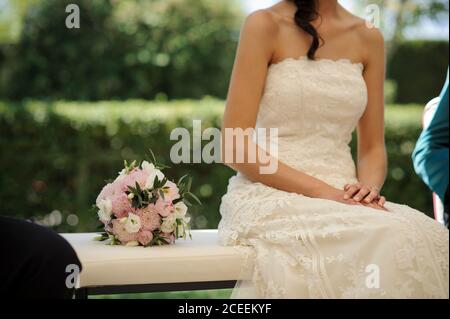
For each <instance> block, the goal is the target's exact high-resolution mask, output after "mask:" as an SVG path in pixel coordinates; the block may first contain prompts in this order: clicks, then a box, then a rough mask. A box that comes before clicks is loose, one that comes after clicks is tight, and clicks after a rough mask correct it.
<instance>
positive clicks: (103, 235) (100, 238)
mask: <svg viewBox="0 0 450 319" xmlns="http://www.w3.org/2000/svg"><path fill="white" fill-rule="evenodd" d="M108 239H109V234H108V233H106V232H105V233H101V234H100V236H97V237H95V238H94V240H96V241H106V240H108Z"/></svg>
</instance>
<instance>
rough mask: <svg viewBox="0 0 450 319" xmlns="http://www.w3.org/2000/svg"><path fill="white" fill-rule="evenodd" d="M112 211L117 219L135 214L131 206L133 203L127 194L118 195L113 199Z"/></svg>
mask: <svg viewBox="0 0 450 319" xmlns="http://www.w3.org/2000/svg"><path fill="white" fill-rule="evenodd" d="M111 202H112V211H113V213H114V215H115V216H116V217H117V218H122V217H126V216H127V215H128V213H130V212H135V209H134V208H133V207H132V206H131V201H130V200H129V199H128V196H127V194H126V193H125V192H120V193H117V194H116V195H115V196H114V197H112V198H111Z"/></svg>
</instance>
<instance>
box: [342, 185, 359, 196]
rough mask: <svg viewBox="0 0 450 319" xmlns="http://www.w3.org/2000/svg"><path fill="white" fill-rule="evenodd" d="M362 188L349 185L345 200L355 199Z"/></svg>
mask: <svg viewBox="0 0 450 319" xmlns="http://www.w3.org/2000/svg"><path fill="white" fill-rule="evenodd" d="M346 186H347V185H346ZM361 187H362V185H361V184H354V185H349V186H348V187H347V190H346V191H345V195H344V199H350V198H354V196H355V195H356V194H357V193H358V192H359V191H360V189H361Z"/></svg>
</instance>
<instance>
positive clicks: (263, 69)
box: [222, 11, 348, 202]
mask: <svg viewBox="0 0 450 319" xmlns="http://www.w3.org/2000/svg"><path fill="white" fill-rule="evenodd" d="M272 19H273V17H272V16H271V13H269V12H264V11H259V12H256V13H254V14H252V15H250V16H249V17H248V18H247V20H246V22H245V24H244V28H243V30H242V33H241V39H240V44H239V48H238V52H237V56H236V61H235V65H234V69H233V74H232V78H231V83H230V89H229V94H228V99H227V106H226V111H225V115H224V122H223V129H222V133H223V134H222V136H223V140H222V141H223V145H225V143H226V139H225V129H227V128H228V129H243V130H246V129H248V128H250V129H253V128H254V127H255V125H256V118H257V114H258V109H259V103H260V100H261V97H262V94H263V90H264V85H265V80H266V76H267V72H268V66H269V64H270V62H271V59H272V55H273V48H274V46H275V43H274V39H276V38H277V31H278V30H277V24H276V22H275V21H273V20H272ZM244 138H245V147H243V148H239V147H238V146H236V145H233V147H232V148H231V152H233V154H232V155H233V156H232V158H235V154H236V153H238V152H243V153H244V154H245V155H247V154H248V151H249V149H250V150H251V149H252V148H257V146H256V145H255V144H254V143H253V142H252V140H251V138H249V137H248V136H244ZM233 144H235V143H233ZM225 149H226V147H225V146H224V147H223V153H225ZM258 151H260V152H264V151H263V150H262V149H261V148H258ZM265 154H266V153H265ZM228 155H230V154H228ZM267 156H270V155H268V154H267ZM225 157H226V156H222V158H223V160H224V163H225ZM244 158H245V159H247V158H248V157H247V156H245V157H244ZM256 159H257V160H256V163H248V161H246V163H240V164H239V163H234V162H231V163H225V164H227V165H228V166H230V167H232V168H233V169H235V170H236V171H239V172H241V173H242V174H244V175H245V176H246V177H247V178H249V179H250V180H252V181H255V182H260V183H263V184H265V185H268V186H271V187H274V188H277V189H280V190H284V191H287V192H292V193H299V194H303V195H305V196H308V197H319V198H329V199H336V198H338V197H340V199H339V201H344V200H343V191H339V190H336V189H334V188H333V187H331V186H329V185H328V184H326V183H324V182H322V181H320V180H318V179H316V178H314V177H311V176H309V175H306V174H304V173H302V172H300V171H298V170H296V169H294V168H292V167H290V166H288V165H286V164H284V163H282V162H280V161H278V163H277V164H278V165H277V166H278V169H277V170H276V172H275V173H273V174H270V175H264V174H261V173H260V169H261V168H262V167H266V166H267V163H261V161H260V160H259V159H258V156H257V157H256ZM270 160H271V161H277V159H276V158H274V157H272V158H270ZM345 202H348V201H345Z"/></svg>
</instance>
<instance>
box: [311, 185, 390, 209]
mask: <svg viewBox="0 0 450 319" xmlns="http://www.w3.org/2000/svg"><path fill="white" fill-rule="evenodd" d="M345 194H346V192H345V191H343V190H340V189H337V188H333V187H327V188H323V189H322V191H321V192H320V195H319V196H318V197H319V198H322V199H328V200H332V201H335V202H339V203H342V204H347V205H361V206H366V207H370V208H373V209H377V210H382V211H388V210H387V209H386V208H384V207H383V206H381V205H380V204H378V203H377V202H375V201H373V202H371V203H365V202H362V203H361V202H358V201H356V200H354V199H353V198H349V199H345V198H344V197H345Z"/></svg>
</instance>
